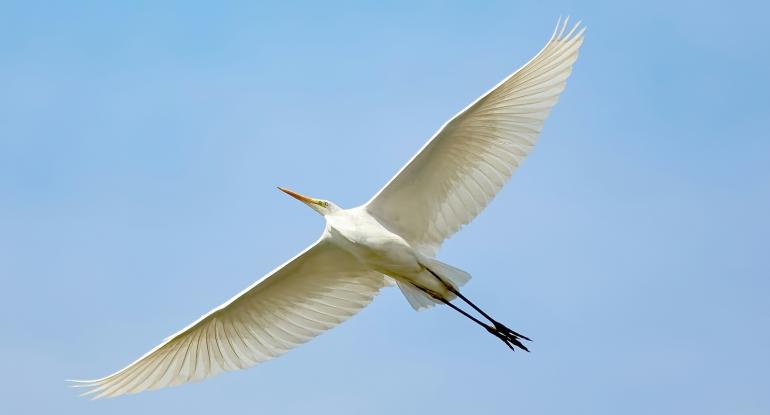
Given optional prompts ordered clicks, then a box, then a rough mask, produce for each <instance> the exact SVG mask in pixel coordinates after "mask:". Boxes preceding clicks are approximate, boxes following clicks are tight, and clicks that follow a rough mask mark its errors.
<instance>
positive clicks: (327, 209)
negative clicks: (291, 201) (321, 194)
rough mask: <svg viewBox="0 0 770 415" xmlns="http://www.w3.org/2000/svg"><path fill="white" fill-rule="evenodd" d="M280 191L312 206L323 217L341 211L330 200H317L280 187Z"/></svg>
mask: <svg viewBox="0 0 770 415" xmlns="http://www.w3.org/2000/svg"><path fill="white" fill-rule="evenodd" d="M278 190H280V191H282V192H284V193H286V194H287V195H289V196H291V197H293V198H295V199H297V200H299V201H300V202H302V203H304V204H306V205H308V206H310V207H311V208H312V209H313V210H315V211H316V212H318V213H320V214H321V215H323V216H326V215H328V214H330V213H334V212H337V211H338V210H341V209H340V207H339V206H337V205H335V204H334V203H332V202H330V201H328V200H323V199H315V198H312V197H308V196H305V195H301V194H299V193H297V192H293V191H291V190H289V189H284V188H283V187H279V188H278Z"/></svg>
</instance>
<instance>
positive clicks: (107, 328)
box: [0, 0, 770, 415]
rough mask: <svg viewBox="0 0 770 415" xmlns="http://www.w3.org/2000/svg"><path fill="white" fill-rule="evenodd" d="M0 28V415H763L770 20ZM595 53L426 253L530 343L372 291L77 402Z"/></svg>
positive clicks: (111, 17)
mask: <svg viewBox="0 0 770 415" xmlns="http://www.w3.org/2000/svg"><path fill="white" fill-rule="evenodd" d="M109 3H111V4H107V2H50V3H45V2H42V3H36V2H26V1H25V2H21V1H19V2H13V1H12V2H3V3H2V4H1V5H0V82H1V84H2V88H0V89H1V92H0V278H1V280H0V283H2V287H3V289H2V292H3V301H2V304H3V305H2V313H0V331H1V332H2V333H3V335H2V342H0V352H2V355H3V356H4V357H3V358H2V359H0V372H2V373H3V376H2V378H1V379H0V391H2V392H0V396H2V399H0V412H2V413H6V414H15V413H56V414H60V415H61V414H79V415H83V414H140V413H142V414H144V413H146V414H152V413H181V411H184V413H186V414H211V413H217V414H227V413H233V414H237V413H256V414H271V415H272V414H297V413H313V414H325V413H334V414H362V413H366V414H418V413H421V414H422V413H436V414H444V415H447V414H493V413H499V414H513V413H517V414H565V413H569V414H590V415H602V414H607V415H616V414H624V415H633V414H677V415H679V414H683V413H693V414H699V415H707V414H767V413H770V394H768V393H767V391H768V390H770V381H769V380H768V379H770V378H769V377H768V372H770V353H768V352H770V331H769V330H768V326H769V324H768V323H770V321H769V317H768V316H770V278H769V277H770V255H768V253H769V252H768V242H769V241H768V239H769V238H768V237H769V236H770V216H769V215H768V212H770V137H769V136H768V130H770V101H769V100H768V95H769V93H770V82H768V74H769V73H770V48H768V46H767V40H768V38H769V37H770V29H768V26H767V23H766V20H767V19H766V17H767V14H768V8H767V6H766V5H764V4H763V3H761V2H741V1H732V2H723V4H721V5H720V4H716V3H713V2H703V1H697V2H696V1H683V2H672V1H655V0H653V1H645V2H637V3H633V4H631V3H629V4H621V3H622V2H615V1H605V2H583V1H552V2H547V3H548V4H547V5H542V4H541V5H532V4H526V3H513V2H484V4H483V5H480V3H481V2H470V1H469V2H427V3H424V2H421V3H420V5H415V4H414V3H413V2H400V3H399V2H389V3H388V5H382V4H380V2H371V3H369V4H368V5H363V4H362V3H361V2H345V3H330V2H322V4H323V6H319V5H318V4H321V3H320V2H312V3H310V2H308V3H304V4H301V3H293V5H280V6H279V5H278V4H281V3H278V2H276V3H275V4H273V5H272V6H271V5H255V4H252V2H242V3H239V2H227V3H203V2H175V3H174V2H170V3H166V5H165V6H159V5H158V4H157V2H150V1H147V2H122V3H117V2H109ZM566 14H571V15H572V16H574V17H576V18H580V19H583V21H584V22H585V24H586V25H587V26H588V32H587V35H586V41H585V44H584V47H583V49H582V52H581V56H580V58H579V60H578V62H577V64H576V65H575V70H574V72H573V75H572V77H571V78H570V80H569V83H568V86H567V89H566V91H565V93H564V94H563V95H562V99H561V102H560V103H559V104H558V105H557V107H556V108H555V110H554V111H553V113H552V114H551V117H550V118H549V119H548V120H547V122H546V124H545V128H544V131H543V134H542V136H541V141H540V143H539V144H538V146H537V147H536V149H535V150H534V152H533V153H532V154H531V155H530V156H529V157H528V158H527V160H526V161H525V162H524V163H523V165H522V166H521V168H520V169H519V170H518V171H517V173H516V174H515V175H514V177H513V179H512V180H511V181H510V182H509V184H508V186H507V187H506V188H505V189H504V190H503V191H502V192H501V193H500V194H499V195H498V197H497V198H496V199H495V200H494V201H493V202H492V204H491V205H490V207H489V208H488V209H487V210H486V211H485V212H484V213H483V214H482V215H481V216H480V217H479V218H478V219H477V220H476V221H475V222H473V223H472V224H471V225H469V226H467V227H465V228H464V229H463V230H462V231H461V232H460V233H458V234H457V235H456V236H455V237H454V238H452V239H451V240H450V241H449V242H448V243H447V244H446V245H445V247H444V249H442V251H441V252H440V253H439V258H440V259H441V260H443V261H446V262H448V263H451V264H453V265H455V266H458V267H460V268H462V269H464V270H467V271H468V272H470V273H471V274H472V275H473V277H474V278H473V280H472V281H471V282H470V283H469V284H468V285H467V286H466V287H465V292H466V294H467V296H468V297H470V298H471V299H473V300H474V301H476V302H477V303H478V304H480V305H482V306H483V307H484V308H486V309H487V310H488V311H489V312H490V313H492V314H493V315H495V316H497V317H498V318H499V319H500V320H501V321H503V322H504V323H506V324H507V325H509V326H510V327H511V328H513V329H515V330H517V331H520V332H522V333H524V334H526V335H528V336H530V337H532V338H533V339H534V342H533V343H531V345H530V346H531V347H530V349H531V350H532V353H511V352H510V351H509V350H508V349H507V348H505V346H504V345H503V344H502V343H501V342H499V341H498V340H497V339H495V338H493V337H492V336H489V335H488V334H486V333H484V332H483V331H482V330H479V329H478V327H476V326H474V325H473V324H472V323H470V322H468V321H466V320H464V319H462V318H461V317H460V316H458V315H456V313H454V312H452V311H451V310H449V309H446V308H445V307H443V308H442V307H438V308H435V309H433V310H430V311H425V312H421V313H415V312H414V311H413V310H412V309H411V307H409V305H408V304H407V303H406V301H405V300H404V299H403V298H402V296H401V294H400V293H399V292H398V291H397V290H395V289H386V290H385V291H384V292H383V293H382V294H381V295H380V296H379V297H378V298H376V300H375V301H374V303H373V304H372V305H371V306H370V307H369V308H367V309H365V310H364V311H363V312H362V313H361V314H359V315H357V316H356V317H354V318H353V319H352V320H350V321H349V322H347V323H345V324H343V325H341V326H340V327H338V328H336V329H335V330H332V331H330V332H328V333H326V334H324V335H322V336H320V337H319V338H317V339H315V340H313V341H311V342H310V343H308V344H306V345H304V346H302V347H300V348H298V349H296V350H293V351H291V352H289V353H288V354H286V355H285V356H283V357H281V358H280V359H276V360H273V361H270V362H268V363H266V364H262V365H260V366H257V367H254V368H252V369H249V370H246V371H241V372H237V373H228V374H224V375H220V376H217V377H215V378H213V379H210V380H207V381H205V382H201V383H197V384H192V385H185V386H181V387H176V388H171V389H166V390H161V391H155V392H149V393H143V394H139V395H133V396H128V397H121V398H117V399H112V400H102V401H95V402H92V401H89V400H86V399H82V398H78V397H77V391H76V390H73V389H70V388H68V387H67V386H66V384H65V382H64V379H71V378H95V377H101V376H103V375H106V374H109V373H111V372H113V371H114V370H116V369H119V368H121V367H123V366H124V365H125V364H127V363H129V362H130V361H133V360H134V359H135V358H137V357H138V356H140V355H142V354H144V353H145V352H146V351H147V350H149V349H150V348H152V347H153V346H155V345H156V344H157V343H158V342H160V341H161V340H162V339H163V338H165V337H166V336H167V335H169V334H171V333H173V332H175V331H177V330H178V329H180V328H182V327H184V326H186V325H187V324H188V323H190V322H191V321H193V320H195V319H196V318H198V317H199V316H200V315H201V314H203V313H205V312H207V311H208V310H209V309H211V308H213V307H214V306H217V305H219V304H220V303H221V302H223V301H225V300H227V299H228V298H229V297H230V296H232V295H234V294H235V293H237V292H239V291H240V290H241V289H243V288H244V287H246V286H247V285H249V284H250V283H251V282H253V281H254V280H256V279H257V278H259V277H261V276H262V275H263V274H264V273H266V272H268V271H269V270H271V269H272V268H274V267H275V266H277V265H279V264H280V263H282V262H283V261H285V260H286V259H288V258H290V257H292V256H293V255H294V254H296V253H297V252H298V251H299V250H300V249H302V248H304V247H305V246H306V245H308V244H309V243H311V242H312V241H314V240H315V239H316V238H317V236H318V235H319V233H320V231H321V229H322V228H323V222H322V219H321V218H320V217H319V216H318V215H316V214H315V213H313V212H312V211H311V210H309V209H307V208H306V207H304V206H302V205H301V204H299V203H297V202H296V201H294V200H292V199H290V198H288V197H286V196H285V195H283V194H282V193H280V192H278V191H277V190H276V189H275V186H277V185H281V186H287V187H291V188H293V189H295V190H297V191H300V192H302V193H307V194H309V195H312V196H317V197H322V198H326V199H330V200H333V201H335V202H336V203H337V204H339V205H341V206H344V207H352V206H355V205H357V204H359V203H362V202H364V201H366V200H367V199H368V198H369V197H370V196H371V195H372V194H373V193H374V192H375V191H376V190H377V189H379V188H380V187H381V186H382V185H383V184H384V183H385V182H386V181H387V179H389V178H390V176H391V175H392V174H393V173H395V172H396V170H397V169H398V168H399V167H400V166H401V165H402V164H403V163H404V162H405V161H406V160H407V159H408V158H409V157H411V155H412V154H413V153H414V152H415V151H417V149H418V148H420V147H421V146H422V144H423V143H424V141H425V140H426V139H427V138H428V137H429V136H430V135H431V134H432V133H433V132H434V131H435V129H437V128H438V127H439V126H440V125H441V124H442V123H443V122H445V121H446V120H447V119H448V118H449V117H451V116H452V115H453V114H454V113H455V112H456V111H458V110H460V109H461V108H463V107H464V106H465V105H467V104H468V103H469V102H471V101H472V100H473V99H475V98H476V97H477V96H478V95H479V94H481V93H482V92H484V91H485V90H487V89H488V88H489V87H491V86H492V85H494V84H496V83H497V82H498V81H499V80H500V79H502V78H503V77H504V76H505V75H507V74H508V73H510V72H511V71H513V70H514V69H516V68H517V67H519V66H520V65H522V64H523V63H524V62H526V61H527V60H528V59H529V58H530V57H531V56H532V55H533V54H534V53H536V52H537V51H538V50H539V49H540V48H541V47H542V46H543V44H544V42H545V41H546V40H547V39H548V37H549V36H550V35H551V32H552V29H553V25H554V24H555V22H556V19H557V18H558V17H559V15H566Z"/></svg>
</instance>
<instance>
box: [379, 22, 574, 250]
mask: <svg viewBox="0 0 770 415" xmlns="http://www.w3.org/2000/svg"><path fill="white" fill-rule="evenodd" d="M567 23H568V19H565V20H564V21H563V22H562V21H559V23H557V24H556V28H555V29H554V32H553V35H552V36H551V38H550V39H549V41H548V43H547V44H546V45H545V47H544V48H543V49H542V50H541V51H540V52H539V53H538V54H537V55H535V57H534V58H532V59H531V60H530V61H529V62H528V63H527V64H526V65H524V66H523V67H521V68H520V69H519V70H517V71H516V72H514V73H513V74H511V75H510V76H508V77H507V78H505V79H504V80H503V81H502V82H500V83H499V84H497V85H496V86H495V87H494V88H492V89H491V90H490V91H488V92H487V93H486V94H484V95H482V96H481V97H479V98H478V99H477V100H476V101H474V102H473V103H471V104H470V105H469V106H468V107H466V108H465V109H463V110H462V111H460V112H459V113H458V114H457V115H455V116H454V117H452V119H450V120H449V121H448V122H447V123H446V124H444V125H443V126H442V127H441V128H440V129H439V130H438V132H436V134H435V135H434V136H433V137H432V138H431V139H430V140H429V141H428V142H427V143H426V144H425V146H424V147H423V148H422V149H421V150H420V151H419V152H418V153H417V154H416V155H415V156H414V157H413V158H412V159H411V160H410V161H409V162H408V163H407V164H406V165H405V166H404V167H403V168H402V169H401V170H400V171H399V172H398V173H397V174H396V175H395V176H394V177H393V178H392V179H391V180H390V182H388V184H387V185H385V187H383V188H382V189H381V190H380V191H379V192H378V193H377V194H376V195H375V196H374V197H373V198H372V199H371V200H370V201H369V202H367V204H366V205H365V206H366V209H367V211H369V213H370V214H372V215H374V216H375V217H377V218H378V219H379V220H381V221H382V222H383V223H385V224H387V225H388V226H389V227H391V228H393V230H394V231H396V232H397V233H399V234H400V235H402V236H404V237H406V239H407V240H409V241H410V242H412V243H413V244H415V245H416V246H418V247H420V248H421V249H423V250H425V251H428V252H429V253H435V251H436V250H437V249H438V248H439V247H440V245H441V243H442V242H443V241H444V240H445V239H447V238H448V237H450V236H451V235H452V234H454V233H455V232H457V231H458V230H459V229H460V227H461V226H463V225H464V224H466V223H468V222H470V221H471V220H473V218H475V217H476V215H478V214H479V213H480V212H481V211H482V210H483V209H484V208H485V207H486V205H487V204H488V203H489V201H490V200H491V199H492V198H493V197H494V196H495V194H496V193H497V192H498V191H499V190H500V189H501V188H502V186H503V185H504V184H505V182H506V181H507V180H508V179H509V178H510V176H511V175H512V174H513V172H514V171H515V170H516V168H517V167H518V166H519V164H520V163H521V161H522V160H523V159H524V157H526V156H527V154H528V153H529V151H530V150H531V149H532V147H533V146H534V145H535V143H536V142H537V138H538V135H539V134H540V130H541V129H542V127H543V121H544V120H545V119H546V118H547V117H548V114H549V113H550V111H551V108H553V106H554V105H556V102H557V101H558V99H559V94H561V92H562V91H563V90H564V87H565V85H566V80H567V78H568V77H569V76H570V74H571V72H572V65H573V64H574V63H575V61H576V60H577V57H578V51H579V49H580V46H581V45H582V43H583V34H584V31H585V28H584V27H582V26H581V25H580V23H579V22H578V23H577V24H575V25H574V26H572V28H571V29H570V30H569V31H567Z"/></svg>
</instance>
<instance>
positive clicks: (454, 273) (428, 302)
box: [398, 258, 471, 311]
mask: <svg viewBox="0 0 770 415" xmlns="http://www.w3.org/2000/svg"><path fill="white" fill-rule="evenodd" d="M421 261H422V262H423V266H424V267H425V268H428V269H430V270H431V271H433V272H434V273H435V274H437V275H438V276H439V277H441V279H443V280H444V282H447V283H449V284H452V286H453V287H455V288H456V289H459V288H460V287H462V286H463V285H465V284H466V283H467V282H468V281H470V279H471V274H468V273H467V272H465V271H463V270H461V269H459V268H455V267H453V266H451V265H449V264H445V263H443V262H441V261H439V260H437V259H433V258H422V259H421ZM398 288H400V289H401V292H402V293H403V294H404V297H406V301H408V302H409V305H411V306H412V308H414V309H415V310H417V311H420V310H423V309H426V308H430V307H433V305H435V304H437V302H436V300H434V299H433V298H431V297H430V296H429V295H427V294H425V293H424V292H422V291H420V289H418V288H417V287H415V286H414V285H412V284H410V283H408V282H402V281H398Z"/></svg>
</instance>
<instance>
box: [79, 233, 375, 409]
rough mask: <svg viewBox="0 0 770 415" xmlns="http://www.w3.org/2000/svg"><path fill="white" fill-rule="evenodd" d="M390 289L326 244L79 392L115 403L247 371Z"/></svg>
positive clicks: (318, 244)
mask: <svg viewBox="0 0 770 415" xmlns="http://www.w3.org/2000/svg"><path fill="white" fill-rule="evenodd" d="M384 285H385V281H384V277H383V276H382V274H379V273H376V272H373V271H369V270H365V269H363V268H362V267H361V266H360V265H358V263H357V261H355V259H354V258H353V257H352V256H350V254H348V253H347V252H344V251H343V250H341V249H339V248H338V247H336V246H335V245H333V244H332V243H330V242H328V241H327V240H325V239H321V240H319V241H318V242H316V243H315V244H314V245H312V246H310V247H309V248H307V249H306V250H305V251H303V252H302V253H300V254H299V255H297V256H296V257H294V258H293V259H291V260H289V261H288V262H287V263H285V264H284V265H282V266H281V267H278V268H277V269H276V270H274V271H273V272H271V273H269V274H268V275H266V276H265V277H264V278H262V279H261V280H259V281H257V282H256V283H254V284H253V285H252V286H250V287H249V288H247V289H246V290H244V291H242V292H241V293H240V294H238V295H236V296H235V297H233V298H232V299H230V300H229V301H227V302H226V303H224V304H222V305H221V306H219V307H217V308H215V309H214V310H212V311H211V312H209V313H208V314H206V315H204V316H203V317H201V318H200V319H199V320H198V321H196V322H194V323H193V324H191V325H190V326H188V327H187V328H185V329H183V330H181V331H180V332H178V333H176V334H174V335H173V336H171V337H169V338H167V339H166V340H165V341H164V342H163V343H161V344H160V345H159V346H157V347H156V348H154V349H152V350H151V351H150V352H148V353H147V354H145V355H144V356H142V357H141V358H139V359H138V360H136V361H135V362H133V363H131V364H130V365H128V366H127V367H125V368H124V369H122V370H120V371H118V372H115V373H114V374H112V375H109V376H107V377H104V378H102V379H97V380H91V381H76V382H78V383H79V384H78V385H76V386H83V387H87V388H90V390H89V391H88V392H86V393H85V394H95V397H96V398H100V397H113V396H118V395H123V394H128V393H136V392H141V391H144V390H151V389H158V388H162V387H165V386H173V385H178V384H181V383H185V382H192V381H197V380H201V379H204V378H207V377H210V376H214V375H215V374H217V373H220V372H223V371H230V370H236V369H244V368H247V367H250V366H253V365H255V364H257V363H259V362H262V361H265V360H268V359H270V358H273V357H276V356H278V355H281V354H283V353H284V352H286V351H288V350H289V349H291V348H293V347H295V346H297V345H299V344H301V343H304V342H306V341H308V340H310V339H311V338H313V337H315V336H316V335H318V334H320V333H321V332H323V331H325V330H328V329H330V328H332V327H334V326H336V325H337V324H339V323H341V322H343V321H345V320H347V319H348V318H349V317H351V316H353V314H355V313H357V312H358V311H359V310H361V309H362V308H364V307H365V306H366V305H368V304H369V303H370V302H371V301H372V299H373V297H374V296H375V295H376V294H377V292H378V291H379V290H380V288H382V287H383V286H384ZM85 394H84V395H85Z"/></svg>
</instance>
